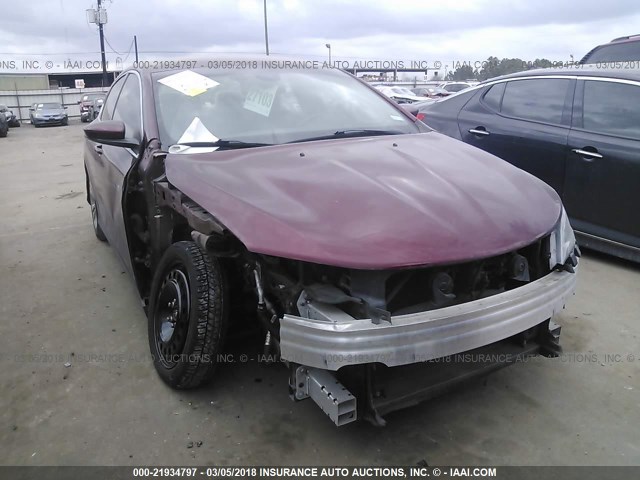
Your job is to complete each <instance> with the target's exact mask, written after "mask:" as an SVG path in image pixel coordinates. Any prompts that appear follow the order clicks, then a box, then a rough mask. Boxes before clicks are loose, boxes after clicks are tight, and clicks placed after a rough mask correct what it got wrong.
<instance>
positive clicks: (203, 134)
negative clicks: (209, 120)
mask: <svg viewBox="0 0 640 480" xmlns="http://www.w3.org/2000/svg"><path fill="white" fill-rule="evenodd" d="M218 140H220V139H219V138H218V137H216V136H215V135H214V134H213V133H211V132H210V131H209V130H207V127H205V126H204V124H203V123H202V122H201V121H200V118H198V117H196V118H194V119H193V121H192V122H191V124H190V125H189V126H188V127H187V129H186V130H185V131H184V133H183V134H182V136H181V137H180V140H178V142H177V143H179V144H180V143H193V142H211V143H214V142H217V141H218Z"/></svg>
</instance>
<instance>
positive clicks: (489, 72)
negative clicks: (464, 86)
mask: <svg viewBox="0 0 640 480" xmlns="http://www.w3.org/2000/svg"><path fill="white" fill-rule="evenodd" d="M453 66H454V67H455V69H453V70H451V71H450V72H448V73H447V75H446V76H445V80H469V79H472V78H475V79H477V80H481V81H482V80H487V79H489V78H494V77H499V76H500V75H507V74H509V73H516V72H522V71H524V70H531V69H533V68H549V67H554V66H558V62H552V61H551V60H547V59H546V58H536V59H535V60H534V61H533V62H531V61H526V60H522V59H520V58H503V59H502V60H500V59H499V58H497V57H489V58H487V60H485V61H483V62H475V63H471V62H457V63H454V65H453ZM478 67H479V68H478Z"/></svg>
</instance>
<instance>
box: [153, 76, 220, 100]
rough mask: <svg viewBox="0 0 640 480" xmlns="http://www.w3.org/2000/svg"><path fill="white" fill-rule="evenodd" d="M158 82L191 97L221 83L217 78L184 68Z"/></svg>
mask: <svg viewBox="0 0 640 480" xmlns="http://www.w3.org/2000/svg"><path fill="white" fill-rule="evenodd" d="M158 82H159V83H162V84H163V85H166V86H167V87H171V88H173V89H174V90H177V91H179V92H181V93H184V94H185V95H189V96H190V97H195V96H196V95H200V94H201V93H204V92H206V91H207V90H209V89H210V88H213V87H216V86H218V85H220V84H219V83H218V82H216V81H215V80H211V79H210V78H209V77H205V76H204V75H200V74H199V73H196V72H194V71H192V70H184V71H182V72H180V73H175V74H173V75H169V76H168V77H164V78H161V79H160V80H158Z"/></svg>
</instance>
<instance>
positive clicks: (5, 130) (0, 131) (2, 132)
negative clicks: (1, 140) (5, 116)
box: [0, 127, 9, 137]
mask: <svg viewBox="0 0 640 480" xmlns="http://www.w3.org/2000/svg"><path fill="white" fill-rule="evenodd" d="M8 132H9V127H7V128H5V129H4V130H2V129H0V137H6V136H7V133H8Z"/></svg>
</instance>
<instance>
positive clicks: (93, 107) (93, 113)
mask: <svg viewBox="0 0 640 480" xmlns="http://www.w3.org/2000/svg"><path fill="white" fill-rule="evenodd" d="M103 105H104V96H101V97H98V98H94V99H93V100H92V101H91V104H90V105H89V114H88V117H89V121H90V122H92V121H94V120H95V119H96V118H98V115H99V114H100V110H101V109H102V106H103Z"/></svg>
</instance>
